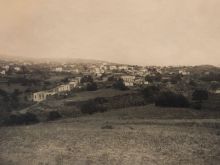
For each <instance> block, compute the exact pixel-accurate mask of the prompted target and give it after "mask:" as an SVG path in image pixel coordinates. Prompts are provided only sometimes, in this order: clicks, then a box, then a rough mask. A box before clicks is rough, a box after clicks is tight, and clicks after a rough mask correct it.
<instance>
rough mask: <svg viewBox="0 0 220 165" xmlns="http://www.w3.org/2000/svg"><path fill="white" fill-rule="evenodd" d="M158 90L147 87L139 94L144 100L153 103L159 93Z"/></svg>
mask: <svg viewBox="0 0 220 165" xmlns="http://www.w3.org/2000/svg"><path fill="white" fill-rule="evenodd" d="M159 91H160V88H159V87H156V86H148V87H146V88H144V89H143V90H142V91H141V92H142V94H143V95H144V98H145V99H148V100H151V101H153V100H154V98H155V97H156V95H157V94H158V93H159Z"/></svg>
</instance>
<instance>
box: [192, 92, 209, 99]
mask: <svg viewBox="0 0 220 165" xmlns="http://www.w3.org/2000/svg"><path fill="white" fill-rule="evenodd" d="M208 98H209V93H208V91H207V90H203V89H197V90H195V91H194V92H193V94H192V99H193V100H197V101H202V100H207V99H208Z"/></svg>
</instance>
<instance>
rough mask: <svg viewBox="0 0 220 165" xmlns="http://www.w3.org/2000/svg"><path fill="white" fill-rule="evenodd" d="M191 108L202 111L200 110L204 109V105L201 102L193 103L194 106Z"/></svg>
mask: <svg viewBox="0 0 220 165" xmlns="http://www.w3.org/2000/svg"><path fill="white" fill-rule="evenodd" d="M191 107H192V108H193V109H197V110H200V109H202V103H201V102H198V101H197V102H193V103H192V104H191Z"/></svg>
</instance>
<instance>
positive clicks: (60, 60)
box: [0, 54, 115, 64]
mask: <svg viewBox="0 0 220 165" xmlns="http://www.w3.org/2000/svg"><path fill="white" fill-rule="evenodd" d="M0 58H1V59H2V60H10V61H29V62H35V63H42V62H52V63H85V64H86V63H87V64H88V63H89V64H97V63H109V64H115V63H112V62H107V61H103V60H95V59H82V58H70V57H67V58H65V57H64V58H43V57H17V56H13V55H4V54H0Z"/></svg>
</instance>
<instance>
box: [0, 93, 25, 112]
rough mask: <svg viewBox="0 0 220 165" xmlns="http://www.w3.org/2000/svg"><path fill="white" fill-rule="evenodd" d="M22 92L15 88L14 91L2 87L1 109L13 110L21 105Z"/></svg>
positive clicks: (0, 95) (0, 94)
mask: <svg viewBox="0 0 220 165" xmlns="http://www.w3.org/2000/svg"><path fill="white" fill-rule="evenodd" d="M20 94H21V92H20V91H19V90H18V89H15V90H14V91H13V92H12V93H7V92H6V91H4V90H2V89H0V104H1V110H3V111H4V110H5V111H12V110H17V109H18V108H19V107H20V101H19V95H20Z"/></svg>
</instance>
